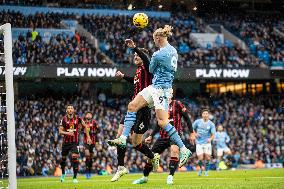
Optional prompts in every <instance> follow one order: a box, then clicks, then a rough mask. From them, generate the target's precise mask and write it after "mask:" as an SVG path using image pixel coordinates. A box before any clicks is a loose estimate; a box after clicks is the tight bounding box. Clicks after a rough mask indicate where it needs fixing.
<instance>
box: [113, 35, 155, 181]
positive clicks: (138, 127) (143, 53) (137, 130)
mask: <svg viewBox="0 0 284 189" xmlns="http://www.w3.org/2000/svg"><path fill="white" fill-rule="evenodd" d="M125 43H126V45H127V46H128V47H129V48H132V49H133V51H134V52H135V53H134V63H135V65H136V66H137V69H136V73H135V76H134V77H128V76H125V75H124V74H123V73H121V72H120V71H118V72H117V73H116V76H117V77H118V78H121V79H122V78H123V79H125V80H126V81H128V82H131V83H133V85H134V95H133V97H132V99H134V97H135V96H136V95H137V94H138V93H139V92H140V91H142V90H143V89H144V88H146V87H148V86H149V85H151V84H152V74H151V73H150V72H149V64H150V60H149V58H148V54H149V52H148V51H147V50H146V49H144V48H138V47H136V46H135V44H134V42H133V41H132V40H130V39H127V40H125ZM150 119H151V109H150V108H149V107H144V108H142V109H141V110H139V111H138V112H137V116H136V121H135V124H134V126H133V128H132V135H131V139H132V145H133V147H134V149H136V150H138V151H140V152H141V153H143V154H145V155H146V156H147V157H148V158H149V159H151V160H152V162H157V161H159V154H154V153H153V152H152V151H151V150H150V149H149V147H148V146H147V145H146V144H144V143H142V139H143V134H144V133H145V132H146V131H147V130H148V128H149V125H150ZM123 124H124V117H123V118H122V119H121V121H120V124H119V129H118V134H117V137H119V136H120V135H121V133H122V130H123V127H124V126H123ZM108 143H109V144H110V145H116V144H113V143H112V142H111V141H108ZM125 152H126V148H125V147H122V146H117V159H118V169H117V172H116V174H115V175H114V177H113V178H112V179H111V181H112V182H114V181H117V180H118V179H119V177H121V176H123V175H124V174H127V173H128V170H127V169H126V167H125V166H124V157H125ZM156 164H158V163H156ZM156 167H157V166H156Z"/></svg>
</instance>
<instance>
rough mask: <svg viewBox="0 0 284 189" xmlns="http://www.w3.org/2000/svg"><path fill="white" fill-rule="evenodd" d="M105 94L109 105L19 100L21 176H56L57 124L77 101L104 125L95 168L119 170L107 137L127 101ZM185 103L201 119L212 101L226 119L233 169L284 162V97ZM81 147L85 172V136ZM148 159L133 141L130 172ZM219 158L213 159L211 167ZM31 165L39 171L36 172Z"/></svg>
mask: <svg viewBox="0 0 284 189" xmlns="http://www.w3.org/2000/svg"><path fill="white" fill-rule="evenodd" d="M101 94H102V93H101ZM105 98H106V101H105V105H102V103H101V102H100V101H97V102H96V101H94V100H93V99H95V98H94V97H92V96H89V97H88V98H82V97H75V98H72V99H67V98H62V99H56V98H52V97H46V98H36V99H33V100H27V99H23V100H18V101H17V102H16V123H17V130H16V144H17V149H18V153H17V163H18V168H17V173H18V175H20V176H26V175H34V174H35V175H41V174H43V173H46V174H51V175H52V174H54V171H55V169H56V167H57V165H58V163H59V161H60V153H61V145H62V136H60V135H59V134H58V123H59V120H60V119H61V118H62V116H63V115H64V113H65V108H66V107H65V105H66V104H68V103H70V102H72V103H73V104H74V106H75V108H76V110H77V113H78V114H79V115H80V116H82V115H83V113H84V112H86V111H87V110H90V111H92V112H94V119H95V120H97V122H98V124H99V125H100V126H101V128H102V130H101V132H100V133H99V134H98V136H97V144H96V147H95V151H94V157H95V159H94V163H93V170H94V172H95V173H97V174H106V173H107V172H109V171H110V170H111V171H115V169H116V163H117V162H116V160H115V158H114V157H115V156H116V149H115V148H113V147H110V146H108V145H107V143H106V142H105V141H106V140H107V139H110V138H114V137H115V135H116V132H117V126H118V124H119V121H120V118H121V116H122V115H123V114H124V113H125V111H124V110H123V108H124V107H125V104H126V102H127V101H128V99H125V98H121V97H115V96H114V97H111V96H107V95H106V94H105ZM183 101H184V103H185V104H186V106H187V108H188V109H190V113H191V118H192V120H194V119H196V118H198V117H199V110H200V107H203V106H204V105H209V107H210V109H211V114H212V116H211V118H212V120H213V121H214V122H215V123H216V124H218V123H222V125H223V126H224V129H225V131H226V132H227V133H228V134H229V136H230V137H231V141H230V143H229V147H230V149H231V150H232V154H233V159H232V162H231V163H230V165H231V167H238V165H239V164H255V163H256V162H257V161H258V160H262V161H263V162H264V163H283V149H281V146H283V144H282V141H283V140H284V133H283V131H284V112H283V109H282V108H281V107H282V106H283V105H284V101H283V98H282V99H281V98H280V97H279V96H278V97H275V96H258V97H257V98H255V99H254V98H251V97H242V96H237V95H231V96H225V95H218V96H216V95H215V96H214V95H211V98H210V99H209V98H205V97H202V96H198V97H197V98H195V99H190V103H189V104H188V102H187V100H186V99H184V100H183ZM151 125H155V120H154V119H152V120H151ZM188 133H189V131H188V130H187V128H184V132H183V135H182V138H183V140H184V141H188V138H189V134H188ZM80 146H81V147H80V162H82V163H81V164H80V169H79V170H81V171H84V169H85V163H84V162H83V160H84V153H83V148H82V146H83V140H82V137H80ZM27 150H28V151H27ZM168 153H169V152H168V151H166V152H165V153H164V154H163V155H162V157H161V166H162V169H163V170H165V171H166V170H168V167H167V161H168V157H169V156H168ZM215 153H216V152H215V150H214V153H213V157H216V156H215ZM30 159H32V160H33V161H30ZM145 159H146V158H145V157H144V156H143V155H142V154H141V153H139V152H137V151H135V150H133V149H132V147H131V145H128V147H127V153H126V159H125V160H126V165H127V166H128V167H129V169H130V171H131V172H138V171H141V170H142V169H143V165H144V162H145ZM214 161H215V159H214V158H213V160H212V165H214ZM196 162H197V160H196V159H195V158H192V159H191V160H190V161H189V164H188V165H187V169H188V170H195V169H196V168H195V165H196ZM67 165H68V166H69V169H70V167H71V163H70V160H68V161H67ZM30 168H32V169H33V170H34V173H33V172H32V171H31V169H30ZM45 170H48V171H45ZM69 172H70V173H71V172H72V170H71V169H70V170H69Z"/></svg>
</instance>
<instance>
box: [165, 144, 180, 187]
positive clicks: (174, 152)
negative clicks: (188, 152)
mask: <svg viewBox="0 0 284 189" xmlns="http://www.w3.org/2000/svg"><path fill="white" fill-rule="evenodd" d="M178 162H179V148H178V146H177V145H171V159H170V164H169V168H170V174H169V176H168V178H167V184H173V183H174V181H173V176H174V174H175V171H176V170H177V168H178Z"/></svg>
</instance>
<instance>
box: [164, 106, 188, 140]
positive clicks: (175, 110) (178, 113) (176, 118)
mask: <svg viewBox="0 0 284 189" xmlns="http://www.w3.org/2000/svg"><path fill="white" fill-rule="evenodd" d="M186 111H187V110H186V108H185V107H184V105H183V104H182V103H181V102H180V101H177V100H172V102H171V103H170V105H169V110H168V116H169V121H170V123H171V124H172V125H173V126H174V127H175V128H176V130H177V131H178V133H179V134H180V132H181V131H182V124H181V117H182V116H183V114H184V113H186ZM160 136H161V138H168V135H167V133H166V132H165V131H164V130H163V129H160Z"/></svg>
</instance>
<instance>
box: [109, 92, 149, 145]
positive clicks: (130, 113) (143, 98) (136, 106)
mask: <svg viewBox="0 0 284 189" xmlns="http://www.w3.org/2000/svg"><path fill="white" fill-rule="evenodd" d="M149 93H150V92H149V88H148V87H147V88H145V89H143V90H142V91H141V92H140V93H138V95H137V96H136V97H135V98H134V99H133V100H132V101H131V102H130V103H129V104H128V109H127V114H126V116H125V119H124V124H123V125H124V128H123V131H122V135H121V136H120V137H119V138H117V139H114V140H109V141H108V143H109V144H111V145H122V146H126V139H127V137H128V135H129V134H130V131H131V129H132V127H133V125H134V124H135V122H136V114H137V112H138V110H140V109H141V108H143V107H146V106H147V105H148V104H149V103H148V102H149V101H151V99H150V97H151V96H150V95H149Z"/></svg>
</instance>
